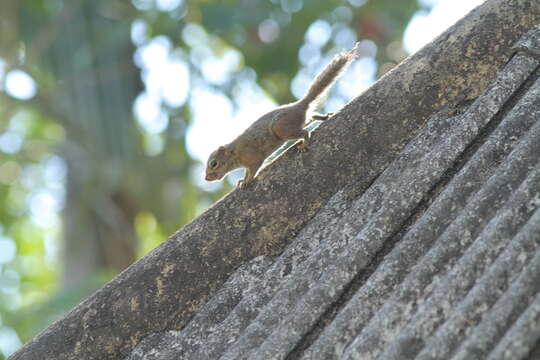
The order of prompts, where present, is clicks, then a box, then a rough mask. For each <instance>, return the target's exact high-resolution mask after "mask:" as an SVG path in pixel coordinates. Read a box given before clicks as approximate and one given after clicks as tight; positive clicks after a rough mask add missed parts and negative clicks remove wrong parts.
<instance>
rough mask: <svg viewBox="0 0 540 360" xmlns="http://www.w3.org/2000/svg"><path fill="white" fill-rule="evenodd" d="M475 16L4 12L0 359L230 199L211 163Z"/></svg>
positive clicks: (437, 0)
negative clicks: (318, 79) (264, 120)
mask: <svg viewBox="0 0 540 360" xmlns="http://www.w3.org/2000/svg"><path fill="white" fill-rule="evenodd" d="M481 2H482V1H481V0H400V1H394V0H343V1H338V0H131V1H130V0H69V1H68V0H29V1H16V0H3V1H1V2H0V359H2V358H5V357H6V356H9V354H11V353H13V352H14V351H15V350H16V349H17V348H19V347H20V346H21V345H22V344H23V343H24V342H26V341H28V340H29V339H30V338H31V337H32V336H34V335H35V334H36V333H37V332H39V331H40V330H42V329H43V328H44V327H46V326H47V325H48V324H50V323H51V322H52V321H54V320H55V319H57V318H59V317H60V316H61V315H62V314H63V313H64V312H65V311H67V310H69V309H70V308H71V307H73V306H74V305H76V304H77V303H78V302H80V301H81V300H82V299H84V298H85V297H86V296H88V295H89V294H90V293H91V292H93V291H95V290H96V289H97V288H98V287H100V286H101V285H103V284H104V283H105V282H106V281H108V280H110V279H111V278H112V277H114V275H115V274H117V273H118V272H120V271H121V270H123V269H124V268H125V267H127V266H128V265H129V264H130V263H132V262H133V261H135V260H136V259H137V258H140V257H141V256H143V255H144V254H145V253H146V252H148V251H149V250H151V249H152V248H154V247H155V246H156V245H157V244H159V243H160V242H161V241H163V240H164V239H166V238H167V236H168V235H170V234H172V233H173V232H175V231H176V230H177V229H179V228H180V227H181V226H182V225H184V224H185V223H187V222H188V221H190V220H191V219H193V218H194V217H195V216H196V215H197V214H199V213H201V212H202V211H204V210H205V209H206V208H207V207H208V206H209V205H211V204H212V203H213V202H215V201H216V200H217V199H219V198H220V197H222V196H223V195H224V194H226V193H227V192H229V191H230V190H231V189H232V188H233V186H234V184H235V183H236V181H237V180H238V179H239V177H240V176H241V175H242V173H241V172H240V173H238V172H236V173H234V174H233V175H232V176H229V177H228V178H227V179H226V180H224V181H221V182H214V183H207V182H205V181H204V175H203V172H204V163H205V161H206V157H207V156H208V155H209V153H210V152H211V151H212V150H214V148H215V147H217V146H219V145H221V144H224V143H227V142H229V141H231V140H232V139H234V137H235V136H237V135H238V134H239V133H240V132H241V131H242V130H243V129H245V128H246V127H247V126H248V125H249V124H250V123H251V122H253V121H254V120H256V119H257V117H258V116H260V115H262V114H263V113H264V112H266V111H268V110H270V109H271V108H272V107H274V106H276V104H283V103H287V102H290V101H293V100H295V99H297V98H299V97H301V96H302V95H303V94H304V92H305V91H306V89H307V87H308V86H309V83H310V81H311V79H312V78H313V77H314V76H315V75H316V74H317V73H318V72H319V71H320V70H321V68H322V67H323V66H324V65H326V64H327V63H328V61H329V60H330V59H331V57H332V56H333V55H334V54H335V53H337V52H339V51H342V50H344V49H349V48H351V47H352V46H353V45H354V43H355V42H356V41H360V44H361V45H360V46H361V49H362V52H363V56H362V58H361V59H359V60H358V61H356V62H355V63H354V64H353V65H352V66H351V67H350V68H349V69H348V71H347V72H346V74H345V75H344V76H343V77H342V78H341V80H340V81H339V82H338V84H337V85H336V86H334V88H333V89H332V91H331V92H330V94H329V96H328V99H327V101H326V102H325V104H324V105H323V108H322V109H321V111H335V110H338V109H339V108H340V107H342V106H343V105H344V104H345V103H347V102H348V101H350V100H351V99H352V98H354V97H355V96H357V95H359V94H360V93H361V92H362V91H363V90H365V89H366V88H367V87H369V86H370V84H372V83H373V82H374V81H376V80H377V78H379V77H380V76H382V75H384V74H385V73H386V72H388V71H390V70H391V69H392V68H393V67H394V66H395V65H396V64H397V63H399V62H400V61H402V60H403V59H404V58H405V57H406V56H407V55H408V54H410V53H412V52H414V51H416V50H418V49H419V48H420V47H421V46H423V45H424V44H425V43H427V42H428V41H430V40H431V39H432V38H433V37H435V36H436V35H438V34H439V33H440V32H441V31H443V30H444V29H446V28H447V27H448V26H450V25H452V24H453V23H454V22H455V21H456V20H457V19H459V18H460V17H461V16H463V15H464V14H465V13H467V12H468V11H469V10H470V9H472V8H473V7H474V6H476V5H478V4H479V3H481Z"/></svg>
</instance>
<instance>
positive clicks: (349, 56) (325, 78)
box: [300, 43, 360, 105]
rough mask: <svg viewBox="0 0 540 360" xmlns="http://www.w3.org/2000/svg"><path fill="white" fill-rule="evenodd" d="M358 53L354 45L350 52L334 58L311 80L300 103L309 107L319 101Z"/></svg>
mask: <svg viewBox="0 0 540 360" xmlns="http://www.w3.org/2000/svg"><path fill="white" fill-rule="evenodd" d="M359 52H360V51H359V47H358V43H356V45H355V46H354V48H352V49H351V50H349V51H345V52H342V53H339V54H337V55H336V56H334V58H333V59H332V61H331V62H330V64H328V65H326V67H325V68H324V70H323V71H322V72H321V73H320V74H319V75H317V77H316V78H315V80H313V82H312V83H311V86H310V87H309V90H308V92H307V94H306V95H305V96H304V97H303V98H302V99H301V100H300V102H302V103H304V104H306V105H309V104H311V103H313V102H315V101H316V100H317V99H319V98H320V97H321V96H322V95H323V94H324V92H325V91H326V90H328V89H329V88H330V86H331V85H332V84H333V83H334V81H336V80H337V78H338V77H339V76H340V75H341V74H342V73H343V71H344V70H345V68H346V67H347V65H349V63H350V62H351V61H352V60H354V59H356V58H358V57H359Z"/></svg>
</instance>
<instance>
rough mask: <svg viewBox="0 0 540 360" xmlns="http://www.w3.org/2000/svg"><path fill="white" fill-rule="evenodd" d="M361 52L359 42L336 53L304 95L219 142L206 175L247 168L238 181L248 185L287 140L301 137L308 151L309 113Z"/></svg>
mask: <svg viewBox="0 0 540 360" xmlns="http://www.w3.org/2000/svg"><path fill="white" fill-rule="evenodd" d="M359 53H360V51H359V46H358V43H357V44H356V45H355V46H354V48H353V49H352V50H349V51H344V52H342V53H339V54H337V55H336V56H334V58H333V59H332V61H331V62H330V63H329V64H328V65H327V66H326V67H325V68H324V69H323V70H322V71H321V73H319V75H317V76H316V77H315V79H314V80H313V82H312V83H311V85H310V87H309V90H308V92H307V94H306V95H305V96H304V97H303V98H301V99H300V100H298V101H296V102H293V103H290V104H286V105H282V106H280V107H278V108H276V109H274V110H272V111H270V112H268V113H266V114H264V115H263V116H261V117H260V118H259V119H258V120H256V121H255V122H254V123H253V124H252V125H251V126H249V127H248V128H247V129H246V130H245V131H244V132H243V133H242V134H241V135H240V136H238V137H237V138H236V139H235V140H234V141H233V142H231V143H230V144H227V145H223V146H220V147H219V148H218V149H217V150H216V151H214V152H212V154H211V155H210V157H209V158H208V161H207V163H206V177H205V179H206V180H207V181H214V180H220V179H222V178H223V177H224V176H225V175H226V174H227V173H228V172H230V171H232V170H235V169H238V168H245V169H246V174H245V176H244V178H243V179H242V180H240V181H239V182H238V185H237V186H238V187H239V188H245V187H246V185H247V184H248V183H249V182H250V181H251V180H252V179H253V178H254V177H255V174H256V172H257V170H258V169H259V168H260V167H261V165H262V163H263V161H264V160H265V159H266V158H267V157H268V156H269V155H271V154H272V153H273V152H274V151H276V150H277V149H278V148H279V147H280V146H281V145H283V144H284V143H285V142H286V141H287V140H293V139H301V141H300V142H299V143H298V145H297V147H298V150H299V151H300V152H304V151H306V150H307V145H308V143H309V138H310V133H309V132H308V131H307V130H305V129H304V126H305V125H307V123H306V117H307V114H308V113H309V112H310V109H311V108H312V107H313V106H314V104H316V101H317V100H318V99H319V98H320V97H321V96H322V95H323V94H324V92H325V91H326V90H327V89H329V88H330V86H331V85H332V84H333V83H334V82H335V81H336V80H337V78H338V77H339V76H340V75H341V74H342V72H343V71H344V70H345V68H346V67H347V65H349V64H350V63H351V62H352V60H354V59H357V58H358V57H359V55H360V54H359ZM331 115H332V113H328V114H324V115H323V114H315V113H314V114H312V115H311V121H314V120H326V119H328V118H329V117H330V116H331ZM311 121H310V122H311Z"/></svg>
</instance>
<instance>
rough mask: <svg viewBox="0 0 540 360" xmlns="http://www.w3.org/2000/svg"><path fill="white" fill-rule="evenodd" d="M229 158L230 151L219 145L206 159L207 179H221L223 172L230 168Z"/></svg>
mask: <svg viewBox="0 0 540 360" xmlns="http://www.w3.org/2000/svg"><path fill="white" fill-rule="evenodd" d="M230 159H231V152H230V151H229V150H228V149H227V148H226V147H225V146H220V147H219V148H218V149H217V150H216V151H214V152H213V153H212V154H210V157H209V158H208V161H207V162H206V176H205V179H206V180H207V181H214V180H220V179H222V178H223V177H224V176H225V174H227V173H228V172H229V171H231V170H233V169H231V164H229V160H230Z"/></svg>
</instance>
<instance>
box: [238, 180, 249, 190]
mask: <svg viewBox="0 0 540 360" xmlns="http://www.w3.org/2000/svg"><path fill="white" fill-rule="evenodd" d="M246 185H247V182H245V181H244V179H242V180H239V181H238V183H237V184H236V187H237V188H239V189H245V188H246Z"/></svg>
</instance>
